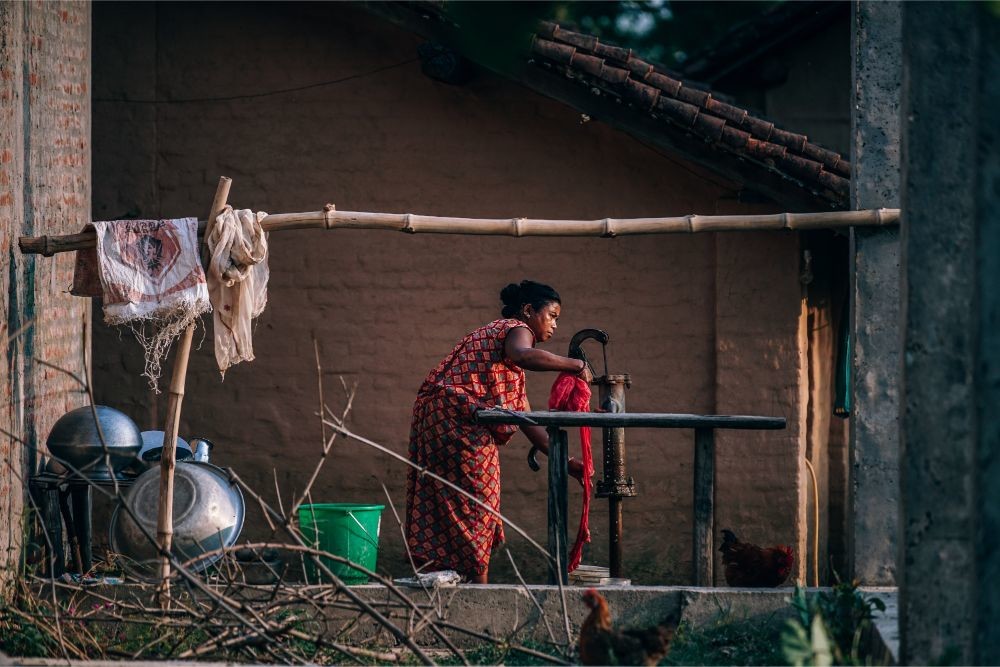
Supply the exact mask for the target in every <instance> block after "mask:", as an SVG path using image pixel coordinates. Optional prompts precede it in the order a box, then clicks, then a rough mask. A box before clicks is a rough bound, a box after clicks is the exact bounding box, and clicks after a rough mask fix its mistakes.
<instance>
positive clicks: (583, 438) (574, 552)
mask: <svg viewBox="0 0 1000 667" xmlns="http://www.w3.org/2000/svg"><path fill="white" fill-rule="evenodd" d="M549 410H557V411H560V412H590V385H588V384H587V383H586V382H584V380H583V379H582V378H580V377H579V376H577V375H574V374H572V373H560V374H559V377H557V378H556V381H555V382H553V383H552V391H551V392H550V393H549ZM580 449H581V450H582V457H581V458H582V459H583V510H582V511H581V512H580V528H579V530H577V532H576V542H575V543H574V544H573V548H572V549H570V552H569V563H568V564H567V566H566V571H567V572H572V571H573V570H575V569H576V567H577V566H578V565H579V564H580V558H581V557H582V556H583V545H584V544H585V543H587V542H590V495H591V492H592V491H593V485H594V482H593V476H594V457H593V456H591V453H590V427H589V426H582V427H580Z"/></svg>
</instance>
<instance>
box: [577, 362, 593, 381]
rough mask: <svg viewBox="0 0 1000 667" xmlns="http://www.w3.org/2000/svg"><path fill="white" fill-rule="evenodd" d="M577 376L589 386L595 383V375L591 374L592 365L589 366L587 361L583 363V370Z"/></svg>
mask: <svg viewBox="0 0 1000 667" xmlns="http://www.w3.org/2000/svg"><path fill="white" fill-rule="evenodd" d="M581 361H582V360H581ZM576 376H577V377H578V378H580V379H581V380H583V381H584V382H586V383H587V384H590V383H591V382H593V381H594V374H593V373H591V372H590V364H588V363H587V362H586V361H584V362H583V369H581V370H580V372H579V373H577V374H576Z"/></svg>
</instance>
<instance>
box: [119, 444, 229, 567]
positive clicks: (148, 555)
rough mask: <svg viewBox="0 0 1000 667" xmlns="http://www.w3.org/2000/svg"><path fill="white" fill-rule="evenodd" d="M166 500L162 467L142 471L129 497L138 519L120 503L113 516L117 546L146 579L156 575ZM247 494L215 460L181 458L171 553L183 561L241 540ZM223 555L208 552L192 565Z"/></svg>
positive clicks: (176, 473) (127, 563)
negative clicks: (158, 532) (161, 502)
mask: <svg viewBox="0 0 1000 667" xmlns="http://www.w3.org/2000/svg"><path fill="white" fill-rule="evenodd" d="M159 498H160V468H159V467H158V466H157V467H155V468H151V469H149V470H147V471H146V472H144V473H142V474H141V475H139V476H138V477H137V478H136V479H135V482H134V484H133V485H132V487H131V488H130V489H129V490H128V493H127V494H126V496H125V502H126V503H128V506H129V507H130V508H131V509H132V511H133V512H134V513H135V516H136V518H137V519H138V523H136V521H134V520H133V519H132V517H131V516H129V514H128V512H126V511H125V510H124V509H123V508H122V506H121V505H120V504H119V505H118V506H117V507H115V511H114V513H113V514H112V515H111V535H110V538H111V539H110V544H111V549H112V550H113V551H116V552H117V553H119V554H122V555H123V556H125V557H126V558H125V559H124V562H125V568H126V569H127V570H128V571H129V572H130V573H131V574H133V575H135V576H137V577H139V578H141V579H156V578H157V570H158V557H157V549H156V545H155V544H153V543H151V542H150V541H149V539H148V538H147V537H146V536H145V535H144V534H143V532H142V530H141V528H140V526H141V527H142V528H145V529H146V531H147V532H148V533H149V534H150V535H151V536H152V537H153V539H154V540H155V539H156V514H157V510H158V507H159ZM245 511H246V505H245V503H244V500H243V493H242V492H241V491H240V489H239V487H238V486H236V485H235V484H231V483H230V482H229V479H228V478H227V476H226V473H225V472H224V471H223V470H222V469H221V468H218V467H216V466H214V465H211V464H210V463H196V462H193V461H184V462H178V464H177V467H176V469H175V470H174V512H173V514H174V526H173V528H174V535H173V540H172V546H171V552H172V553H173V554H174V556H176V557H177V558H178V559H179V560H180V561H181V562H184V561H188V560H192V559H195V558H198V557H199V556H201V555H202V554H205V553H208V552H210V551H214V550H216V549H219V548H222V547H226V548H228V547H231V546H233V545H234V544H235V543H236V540H237V539H238V538H239V536H240V531H241V530H242V529H243V518H244V514H245ZM221 557H222V554H221V553H220V554H216V555H213V556H208V557H206V558H203V559H201V560H198V561H197V562H195V563H193V564H192V565H191V567H190V569H191V570H192V571H194V572H200V571H202V570H204V569H205V568H207V567H208V566H210V565H211V564H212V563H214V562H215V561H217V560H218V559H219V558H221Z"/></svg>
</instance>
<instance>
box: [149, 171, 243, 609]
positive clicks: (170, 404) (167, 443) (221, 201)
mask: <svg viewBox="0 0 1000 667" xmlns="http://www.w3.org/2000/svg"><path fill="white" fill-rule="evenodd" d="M232 182H233V181H232V179H231V178H227V177H226V176H222V177H220V178H219V185H218V187H217V188H216V190H215V199H214V200H213V201H212V208H211V210H210V211H209V214H208V227H207V228H206V230H205V232H206V233H205V238H206V239H207V238H208V232H209V231H211V228H212V224H213V223H214V222H215V217H216V216H217V215H219V213H221V212H222V209H224V208H225V207H226V200H228V199H229V186H230V185H232ZM193 339H194V323H192V324H191V325H190V326H188V328H187V329H185V330H184V333H183V334H182V335H181V339H180V342H179V344H178V346H177V356H176V357H175V359H174V370H173V376H172V377H171V379H170V395H169V397H168V399H167V421H166V425H165V426H164V428H163V431H164V433H163V453H162V455H161V456H160V504H159V507H158V511H157V515H156V540H157V542H159V545H160V548H161V549H162V553H163V554H164V555H163V556H161V557H160V578H161V580H162V581H161V584H160V585H161V589H160V606H161V607H163V608H164V609H165V608H167V607H168V606H169V605H170V559H169V558H168V557H167V556H166V554H168V553H170V547H171V545H172V542H173V537H174V468H175V466H176V455H177V451H176V450H177V431H178V428H179V427H180V422H181V404H182V403H183V401H184V385H185V382H186V381H187V367H188V359H189V358H190V356H191V341H192V340H193Z"/></svg>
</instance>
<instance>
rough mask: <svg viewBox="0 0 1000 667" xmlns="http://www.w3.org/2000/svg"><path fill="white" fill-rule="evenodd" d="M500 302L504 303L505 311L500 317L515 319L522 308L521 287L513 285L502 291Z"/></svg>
mask: <svg viewBox="0 0 1000 667" xmlns="http://www.w3.org/2000/svg"><path fill="white" fill-rule="evenodd" d="M500 300H501V301H502V302H503V310H502V311H500V315H502V316H503V317H514V316H516V315H517V311H518V310H519V309H520V308H521V287H520V286H519V285H518V284H517V283H511V284H509V285H507V286H506V287H504V288H503V289H502V290H500Z"/></svg>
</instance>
